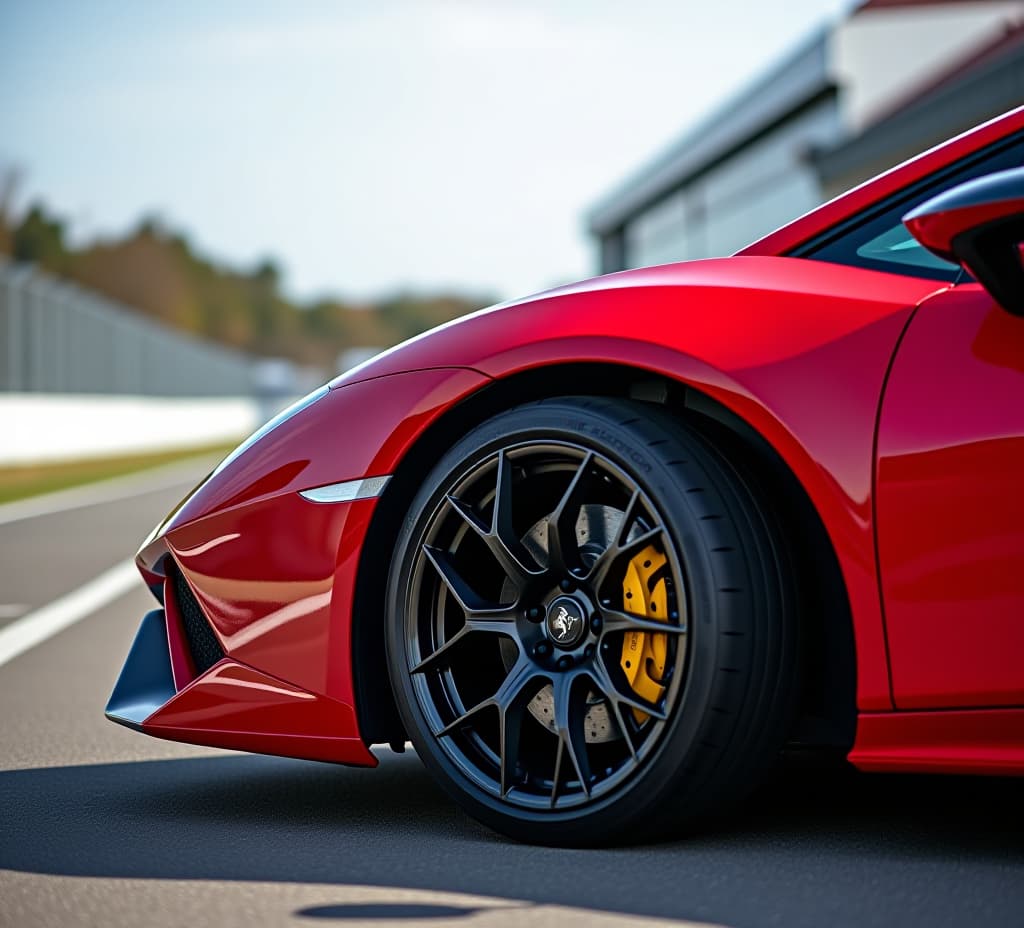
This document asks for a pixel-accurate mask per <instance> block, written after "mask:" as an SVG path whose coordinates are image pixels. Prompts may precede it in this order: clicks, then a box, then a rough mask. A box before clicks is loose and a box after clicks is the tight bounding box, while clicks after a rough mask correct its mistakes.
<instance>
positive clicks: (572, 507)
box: [548, 451, 594, 570]
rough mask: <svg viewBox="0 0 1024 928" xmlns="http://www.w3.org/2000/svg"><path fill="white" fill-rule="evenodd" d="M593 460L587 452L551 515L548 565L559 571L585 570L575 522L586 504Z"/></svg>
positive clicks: (549, 519) (590, 452) (590, 453)
mask: <svg viewBox="0 0 1024 928" xmlns="http://www.w3.org/2000/svg"><path fill="white" fill-rule="evenodd" d="M593 461H594V452H592V451H588V452H587V453H586V455H585V456H584V458H583V460H582V462H581V463H580V465H579V467H578V468H577V469H576V473H575V474H573V476H572V480H570V481H569V486H568V487H566V489H565V492H564V493H563V494H562V498H561V499H560V500H559V502H558V505H557V506H556V507H555V509H554V511H553V512H552V513H551V515H550V516H548V566H549V567H554V568H557V569H575V570H582V568H583V561H582V558H581V557H580V551H579V545H578V544H577V541H576V520H577V517H578V516H579V512H580V507H581V506H582V505H583V488H584V482H585V480H586V476H587V471H588V469H589V468H590V465H591V464H592V463H593Z"/></svg>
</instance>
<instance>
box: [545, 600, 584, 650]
mask: <svg viewBox="0 0 1024 928" xmlns="http://www.w3.org/2000/svg"><path fill="white" fill-rule="evenodd" d="M545 624H546V625H547V632H548V637H549V638H550V639H551V640H552V641H553V642H554V644H555V646H556V647H559V648H567V649H568V648H574V647H576V645H577V644H579V642H580V640H581V639H582V638H583V636H584V635H585V634H586V631H587V617H586V614H585V613H584V611H583V606H581V605H580V603H579V600H576V599H574V598H573V597H572V596H559V597H558V598H557V599H555V600H552V602H551V605H549V606H548V614H547V620H546V623H545Z"/></svg>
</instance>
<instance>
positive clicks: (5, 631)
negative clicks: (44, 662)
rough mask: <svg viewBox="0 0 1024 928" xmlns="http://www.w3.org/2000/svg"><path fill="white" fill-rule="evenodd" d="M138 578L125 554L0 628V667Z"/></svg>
mask: <svg viewBox="0 0 1024 928" xmlns="http://www.w3.org/2000/svg"><path fill="white" fill-rule="evenodd" d="M139 582H140V577H139V572H138V570H137V569H136V567H135V561H134V558H128V560H126V561H122V562H121V563H120V564H115V565H114V566H113V567H111V568H110V569H109V570H105V571H103V573H101V574H100V575H99V576H98V577H93V578H92V580H90V581H88V582H87V583H84V584H82V586H80V587H79V588H78V589H77V590H72V591H71V592H70V593H65V594H64V595H63V596H61V597H60V598H59V599H55V600H54V601H53V602H52V603H49V604H48V605H46V606H43V607H42V608H40V609H36V611H35V612H30V613H29V614H28V615H23V616H22V617H21V618H20V619H17V620H16V621H14V622H12V623H11V624H10V625H8V626H6V627H5V628H0V667H3V665H4V664H6V663H7V662H8V661H12V660H14V658H16V657H17V656H18V655H19V654H23V653H24V652H25V651H27V650H28V649H29V648H34V647H35V646H36V645H37V644H42V642H44V641H46V639H47V638H51V637H52V636H54V635H56V634H57V632H60V631H63V630H64V629H65V628H67V627H68V626H69V625H74V624H75V622H78V621H81V620H82V619H84V618H85V617H86V616H87V615H90V614H91V613H93V612H95V611H96V610H97V609H101V608H103V606H105V605H107V603H110V602H113V601H114V600H115V599H117V598H118V597H119V596H123V595H124V594H125V593H127V592H128V591H129V590H130V589H131V588H132V587H133V586H135V585H136V584H137V583H139Z"/></svg>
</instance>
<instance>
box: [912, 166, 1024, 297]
mask: <svg viewBox="0 0 1024 928" xmlns="http://www.w3.org/2000/svg"><path fill="white" fill-rule="evenodd" d="M903 224H904V225H905V226H906V227H907V228H908V229H909V230H910V234H911V235H913V236H914V238H915V239H917V241H918V242H920V243H921V244H922V245H923V246H924V247H925V248H927V249H928V250H929V251H931V252H932V253H933V254H936V255H938V256H939V257H940V258H943V259H945V260H946V261H952V262H954V263H956V264H960V265H961V266H962V267H963V268H964V269H965V270H967V271H968V272H969V273H971V274H973V275H974V277H975V279H976V280H977V281H978V283H980V284H981V285H982V286H983V287H984V288H985V289H986V290H987V291H988V292H989V293H990V294H991V296H992V299H994V300H995V301H996V302H997V303H998V304H999V305H1000V306H1002V307H1003V309H1005V310H1007V311H1009V312H1011V313H1013V314H1014V315H1017V316H1024V251H1022V244H1024V168H1014V169H1013V170H1011V171H1000V172H999V173H998V174H989V175H987V176H985V177H978V178H976V179H975V180H969V181H967V182H966V183H963V184H960V185H959V186H958V187H953V188H952V189H951V190H946V191H945V192H943V193H940V194H939V195H938V196H937V197H932V199H930V200H928V201H927V202H925V203H922V204H921V205H920V206H918V207H916V208H915V209H912V210H911V211H910V212H909V213H907V215H906V216H904V217H903Z"/></svg>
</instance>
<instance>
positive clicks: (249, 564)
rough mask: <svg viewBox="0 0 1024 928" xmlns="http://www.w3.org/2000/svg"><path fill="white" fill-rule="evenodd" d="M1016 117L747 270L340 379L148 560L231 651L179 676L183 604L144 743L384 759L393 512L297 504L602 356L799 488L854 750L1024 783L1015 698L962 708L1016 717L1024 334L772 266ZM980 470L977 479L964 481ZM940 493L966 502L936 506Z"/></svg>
mask: <svg viewBox="0 0 1024 928" xmlns="http://www.w3.org/2000/svg"><path fill="white" fill-rule="evenodd" d="M1021 128H1024V108H1021V109H1020V110H1016V111H1014V112H1013V113H1011V114H1008V115H1007V116H1005V117H1002V118H1001V119H1000V120H994V121H993V122H992V123H989V124H987V125H986V126H983V127H980V128H979V129H978V130H975V131H974V132H973V133H968V134H966V135H965V136H963V137H961V138H959V139H956V140H953V141H952V142H950V143H948V144H947V145H946V146H943V147H940V148H939V149H936V150H934V151H932V152H930V153H927V154H926V155H924V156H922V157H921V158H920V159H916V160H915V161H913V162H910V163H908V164H907V165H904V166H902V167H900V168H897V169H895V170H894V171H893V172H890V173H889V174H887V175H884V176H883V177H882V178H880V179H878V180H877V181H875V182H873V183H872V184H871V185H868V186H866V187H862V188H858V190H857V191H854V192H852V193H851V194H849V195H847V196H845V197H842V198H839V199H838V200H836V201H833V202H832V203H831V204H828V205H826V206H825V207H822V208H821V209H820V210H818V211H816V212H815V213H812V214H810V215H809V216H808V217H804V218H803V219H801V220H798V221H797V222H796V223H794V224H793V225H792V226H791V227H787V229H786V230H783V231H781V232H779V233H775V234H774V235H773V236H769V237H768V238H766V239H764V240H762V241H761V242H759V243H757V244H756V245H754V246H751V248H750V249H747V251H746V253H745V254H744V255H742V256H738V257H733V258H726V259H717V260H710V261H700V262H693V263H690V264H685V265H671V266H666V267H661V268H650V269H644V270H640V271H629V272H624V273H621V274H615V275H610V276H609V277H605V278H599V279H596V280H591V281H584V282H582V283H580V284H574V285H572V286H569V287H563V288H559V289H556V290H552V291H549V292H547V293H542V294H538V295H536V296H534V297H531V298H528V299H525V300H521V301H517V302H513V303H509V304H505V305H504V306H501V307H496V308H493V309H490V310H485V311H482V312H480V313H477V314H474V315H472V316H469V317H466V318H464V319H462V320H459V321H457V322H456V323H452V324H449V325H446V326H443V327H441V328H440V329H438V330H435V331H433V332H432V333H429V334H428V335H426V336H423V337H420V338H417V339H414V340H412V341H411V342H408V343H406V344H405V345H403V346H400V347H399V348H397V349H394V350H392V351H390V352H387V353H385V354H384V355H382V356H379V357H378V358H376V359H374V360H373V361H371V362H369V363H367V364H366V365H363V366H361V367H360V368H358V369H356V370H355V371H352V372H350V373H348V374H346V375H345V376H343V377H340V378H338V379H337V380H335V381H333V382H332V384H331V385H330V386H331V389H330V390H329V391H328V392H327V394H326V395H325V396H323V397H322V398H321V399H320V400H319V401H318V402H316V403H314V404H313V405H310V406H307V407H306V408H304V409H302V410H301V411H300V412H298V413H297V414H296V415H295V416H294V417H293V418H291V419H288V420H287V421H285V422H283V423H281V424H280V425H279V426H278V427H277V428H275V429H274V430H273V431H271V432H269V433H268V434H266V435H264V436H263V437H262V438H261V439H260V440H259V441H258V443H256V444H255V445H253V446H252V447H250V448H248V449H247V450H245V451H243V452H242V453H241V454H239V455H238V456H237V457H236V458H234V459H233V460H231V461H230V463H228V464H226V465H225V466H223V467H222V468H219V469H218V471H216V472H215V473H214V474H213V475H211V477H210V478H208V479H207V480H206V481H204V483H203V484H202V485H201V486H200V487H199V488H198V489H197V490H196V492H195V493H193V494H192V495H191V496H190V497H189V498H188V499H186V500H185V501H184V502H183V504H182V505H181V506H180V507H179V508H178V509H177V510H176V511H175V512H174V513H173V514H172V515H171V516H170V517H169V518H168V519H167V521H166V522H165V524H164V525H163V526H161V527H160V529H159V530H158V531H157V532H156V533H155V534H154V536H153V538H152V539H150V540H149V541H148V542H147V543H146V544H145V545H144V547H143V549H142V550H141V551H140V552H139V564H140V568H141V569H142V571H143V575H144V576H145V577H146V578H147V580H148V581H150V582H152V581H154V580H158V579H159V578H160V577H161V576H162V574H163V571H164V568H165V566H166V563H167V562H166V560H165V558H167V557H173V558H174V560H175V561H176V562H177V563H178V564H179V565H180V567H181V569H182V571H183V573H184V575H185V577H186V579H187V580H188V582H189V584H190V586H191V588H192V589H193V591H194V592H195V595H196V597H197V599H198V600H199V602H200V604H201V605H202V607H203V609H204V612H205V613H206V615H207V616H208V617H209V620H210V623H211V626H212V628H213V630H214V632H215V634H216V636H217V637H218V640H219V641H220V642H221V644H222V646H223V648H224V651H225V654H226V655H227V657H226V658H225V660H224V661H222V662H221V663H220V664H218V665H217V666H215V667H214V668H213V669H211V670H210V671H209V672H208V673H207V674H204V675H203V676H201V677H199V678H198V679H195V680H190V682H185V681H186V680H187V679H188V678H189V677H190V674H191V673H192V671H191V669H190V667H189V666H188V664H187V663H186V662H184V661H182V660H181V655H180V654H179V655H178V656H177V657H175V648H178V649H179V650H181V649H182V639H181V628H180V623H179V622H178V619H177V617H176V616H175V615H174V614H173V608H171V609H170V610H169V614H168V618H167V630H168V631H167V634H168V644H169V646H170V660H171V663H172V668H173V670H174V683H175V688H176V689H177V691H178V692H177V694H176V695H175V696H174V697H173V698H172V699H171V700H170V701H169V702H168V703H166V704H165V705H164V706H163V707H162V708H161V709H159V710H158V711H157V712H155V713H154V714H153V715H151V716H150V717H149V718H148V719H146V721H145V723H144V725H143V730H145V731H150V732H152V733H154V734H159V735H161V736H163V737H169V738H176V739H179V740H188V741H196V742H197V743H203V744H216V745H223V746H225V747H239V748H242V749H245V750H258V751H266V752H270V753H285V754H292V755H295V756H303V757H316V758H321V759H332V760H338V761H342V762H347V763H373V757H372V755H371V754H370V753H369V751H368V750H367V749H366V747H365V745H363V743H362V741H361V739H360V736H359V730H358V724H357V717H356V713H355V692H356V687H355V685H354V674H356V673H358V672H360V670H361V669H362V668H356V667H353V666H352V653H351V643H352V628H353V623H354V622H356V621H376V620H377V619H378V617H377V616H376V615H362V616H353V614H352V611H353V594H354V590H355V586H356V580H357V577H358V575H359V571H360V569H361V567H362V566H365V565H361V558H362V556H363V544H364V539H365V537H366V534H367V531H368V529H369V527H370V525H371V523H372V522H373V519H374V516H375V514H376V512H377V511H378V507H377V504H376V502H375V501H373V500H365V501H359V502H353V503H337V504H318V503H311V502H309V501H307V500H306V499H304V498H302V497H301V496H300V495H299V492H300V491H302V490H306V489H310V488H313V487H318V486H324V485H328V484H333V483H337V482H341V481H347V480H356V479H360V478H363V477H371V476H384V475H388V474H391V473H393V472H394V471H395V469H396V467H398V466H399V464H400V463H401V462H402V461H403V460H404V459H405V457H406V455H407V454H408V453H409V452H410V450H411V449H412V448H414V447H415V446H416V443H417V441H419V440H420V439H421V437H422V436H423V434H424V432H425V430H426V429H427V428H428V427H429V426H430V425H431V424H433V423H435V422H437V421H438V420H439V419H441V418H442V417H449V416H451V417H454V418H453V419H452V420H451V421H454V422H455V423H458V421H459V416H460V412H461V409H460V404H461V403H462V401H464V400H466V399H467V398H469V397H472V396H474V395H476V394H477V393H478V391H480V390H481V389H482V388H484V387H486V386H488V385H490V384H492V383H493V382H496V381H497V382H501V381H513V382H514V378H516V377H518V376H519V375H522V374H525V373H527V372H530V371H536V370H538V369H541V368H550V369H556V368H559V367H563V366H564V365H567V364H574V363H603V364H608V365H619V366H624V367H629V368H632V369H634V370H640V371H649V372H652V373H655V374H657V375H660V376H663V377H666V378H670V379H672V380H674V381H676V382H678V383H679V384H682V385H684V386H686V387H688V388H691V389H693V390H696V391H699V392H701V393H703V394H706V395H707V396H709V397H711V398H712V399H714V400H716V401H717V402H719V403H720V404H722V405H723V406H724V407H726V408H727V409H730V410H731V411H732V412H733V413H735V414H736V415H737V416H738V417H739V418H741V419H742V420H744V421H745V422H746V423H747V424H748V425H749V426H750V427H751V428H753V429H754V430H756V431H757V432H758V433H759V434H760V435H761V436H762V437H763V438H764V439H765V440H766V441H767V442H768V443H769V444H770V445H771V446H772V447H773V448H774V449H775V450H776V451H777V452H778V454H779V456H780V457H781V458H782V460H783V461H784V462H786V464H787V465H788V466H789V468H790V469H791V470H792V472H793V474H794V475H795V476H796V478H797V480H798V481H799V482H800V483H801V485H802V486H803V488H804V490H805V491H806V493H807V495H808V497H809V498H810V500H811V502H812V503H813V505H814V506H815V508H816V509H817V511H818V513H819V514H820V516H821V518H822V521H823V524H824V525H825V528H826V531H827V533H828V536H829V539H830V541H831V543H832V545H833V547H834V549H835V552H836V554H837V557H838V560H839V565H840V568H841V571H842V577H843V580H844V583H845V586H846V592H847V594H848V597H849V601H850V606H851V612H852V616H853V621H854V635H855V639H856V662H857V677H858V680H857V702H858V706H859V709H860V710H861V713H862V716H861V718H862V722H861V726H860V729H859V732H858V738H857V743H856V745H855V747H854V751H853V753H852V754H851V758H852V759H853V760H854V761H855V762H856V763H858V764H860V765H862V766H864V767H865V768H866V769H943V770H945V769H949V770H960V771H967V770H971V769H980V770H986V771H988V770H991V771H996V770H1003V771H1007V770H1011V769H1014V770H1018V771H1024V758H1022V757H1021V753H1022V751H1024V749H1022V748H1021V745H1022V744H1024V736H1022V734H1021V729H1020V725H1021V718H1022V712H1024V710H1019V711H1018V710H1014V711H1009V710H1007V711H1004V712H996V711H993V710H991V709H986V710H983V711H982V710H978V711H961V710H962V709H963V707H965V706H979V707H980V706H988V707H991V706H992V705H994V704H998V703H1000V702H1001V703H1003V704H1005V705H1022V704H1024V682H1022V678H1021V675H1020V672H1019V671H1018V670H1015V668H1014V666H1013V660H1012V658H1013V657H1014V656H1019V654H1020V653H1022V652H1024V640H1022V638H1021V633H1020V631H1019V628H1020V627H1022V625H1024V623H1021V622H1020V621H1019V616H1021V615H1024V600H1022V599H1021V587H1020V581H1019V580H1018V579H1017V578H1016V577H1015V576H1014V573H1013V567H1014V566H1015V565H1017V566H1019V565H1020V564H1021V563H1022V562H1024V552H1021V550H1020V545H1021V543H1022V539H1024V535H1022V533H1021V531H1020V528H1019V526H1020V525H1021V524H1022V522H1021V517H1022V516H1024V511H1022V510H1021V509H1020V507H1019V506H1018V505H1017V503H1016V502H1015V500H1017V499H1022V498H1024V494H1020V493H1019V490H1018V488H1017V487H1016V486H1015V485H1014V484H1013V479H1014V477H1015V476H1016V475H1019V474H1020V473H1022V472H1024V468H1022V467H1021V465H1022V464H1024V451H1022V449H1021V446H1020V443H1021V442H1022V441H1024V438H1022V436H1024V431H1022V427H1024V422H1022V417H1021V416H1020V415H1018V414H1017V412H1016V410H1015V408H1014V400H1019V398H1020V396H1021V381H1020V377H1021V374H1022V368H1021V359H1022V358H1024V345H1020V344H1018V342H1019V338H1018V336H1019V335H1020V332H1019V331H1017V328H1015V327H1016V324H1017V322H1021V321H1022V320H1018V319H1014V318H1013V317H1010V316H1008V315H1007V314H1005V313H1003V312H1002V311H1001V310H999V309H998V308H996V307H994V306H993V305H992V303H991V300H990V299H988V298H987V297H986V295H985V294H984V293H983V292H982V291H981V290H980V288H979V287H978V286H977V285H973V284H970V285H961V286H958V287H955V288H950V287H949V286H947V285H944V284H937V283H936V282H935V281H931V280H925V279H921V278H915V277H911V276H906V275H904V274H895V273H894V274H888V273H881V272H878V271H868V270H864V269H860V268H855V267H848V266H839V265H829V264H825V263H823V262H817V261H809V260H804V259H797V258H786V257H774V256H769V255H770V254H778V253H781V252H783V251H785V250H787V249H789V248H791V247H793V246H795V245H796V244H799V243H800V242H802V241H805V240H806V239H807V238H808V237H810V236H812V235H814V234H816V233H817V232H818V231H821V230H822V229H824V228H826V227H827V226H829V225H831V224H832V223H835V222H837V221H841V220H843V219H846V218H848V217H849V216H851V215H852V214H855V213H856V212H857V211H858V210H861V209H864V208H865V207H867V206H869V205H871V204H873V203H875V202H878V201H879V200H880V199H882V198H884V197H886V196H888V195H889V194H891V193H892V192H894V191H896V190H898V189H899V188H900V187H901V186H903V185H905V184H908V183H912V182H914V181H916V180H919V179H921V178H923V177H925V176H927V175H928V174H929V173H931V172H934V171H936V170H938V169H940V168H942V167H945V166H947V165H949V164H952V163H953V162H955V161H956V160H958V159H960V158H962V157H965V156H966V155H968V154H969V153H970V152H973V151H976V150H978V149H980V148H982V147H984V146H986V145H988V144H990V143H992V142H993V141H995V140H997V139H998V138H1001V137H1003V136H1005V135H1007V134H1009V133H1011V132H1015V131H1018V130H1020V129H1021ZM972 288H973V289H972ZM986 300H987V302H986ZM567 373H569V374H570V376H569V377H567V379H566V382H567V383H568V384H569V385H570V386H569V388H567V390H566V391H565V392H567V393H568V392H571V383H572V379H571V371H569V372H567ZM883 397H884V402H883ZM1017 405H1019V403H1018V404H1017ZM876 440H877V442H878V457H877V460H876V455H875V443H876ZM1018 459H1019V460H1018ZM972 468H973V469H976V470H977V471H978V472H980V473H981V474H983V475H984V485H983V486H981V487H978V486H977V485H975V484H973V483H971V482H970V481H969V480H968V479H967V477H968V476H969V474H968V470H969V469H972ZM936 488H938V489H941V490H942V494H941V495H936V492H935V491H936ZM949 498H952V499H953V500H954V502H955V503H958V504H954V505H950V506H946V507H943V502H944V501H945V500H947V499H949ZM964 502H966V504H964ZM982 506H985V507H987V508H986V509H985V510H984V512H980V509H981V507H982ZM1015 546H1016V547H1015ZM882 594H884V596H885V602H886V610H885V611H884V612H883V608H882ZM890 653H891V658H892V659H891V664H890ZM890 672H891V677H890ZM183 683H184V685H182V684H183ZM893 694H895V708H896V709H900V710H905V709H919V708H923V707H929V708H941V707H951V708H956V709H957V711H935V712H901V711H893V710H894V703H893Z"/></svg>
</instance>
